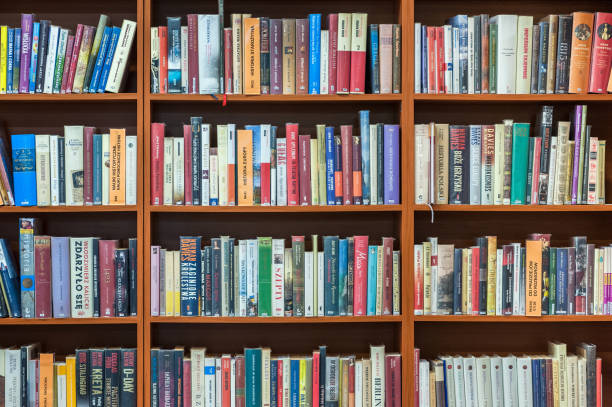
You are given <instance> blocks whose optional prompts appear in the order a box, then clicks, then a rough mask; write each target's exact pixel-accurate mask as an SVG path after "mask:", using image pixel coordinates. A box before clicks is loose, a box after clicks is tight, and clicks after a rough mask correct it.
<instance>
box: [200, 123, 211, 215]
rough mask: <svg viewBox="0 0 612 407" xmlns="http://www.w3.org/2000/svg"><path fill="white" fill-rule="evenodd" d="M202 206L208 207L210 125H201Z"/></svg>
mask: <svg viewBox="0 0 612 407" xmlns="http://www.w3.org/2000/svg"><path fill="white" fill-rule="evenodd" d="M201 160H202V206H208V205H210V124H202V157H201Z"/></svg>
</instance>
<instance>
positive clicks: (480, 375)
mask: <svg viewBox="0 0 612 407" xmlns="http://www.w3.org/2000/svg"><path fill="white" fill-rule="evenodd" d="M476 383H477V387H478V401H479V405H480V406H486V407H490V406H491V359H490V358H489V357H488V356H481V357H478V358H476Z"/></svg>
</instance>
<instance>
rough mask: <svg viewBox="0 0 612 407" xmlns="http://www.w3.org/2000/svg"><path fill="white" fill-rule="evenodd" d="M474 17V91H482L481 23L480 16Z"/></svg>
mask: <svg viewBox="0 0 612 407" xmlns="http://www.w3.org/2000/svg"><path fill="white" fill-rule="evenodd" d="M473 19H474V93H480V91H481V86H482V81H481V72H482V71H481V69H482V53H481V49H482V36H481V35H480V30H481V24H480V16H475V17H473Z"/></svg>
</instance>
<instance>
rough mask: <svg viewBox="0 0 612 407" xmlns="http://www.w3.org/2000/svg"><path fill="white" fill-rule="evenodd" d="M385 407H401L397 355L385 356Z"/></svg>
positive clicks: (400, 377)
mask: <svg viewBox="0 0 612 407" xmlns="http://www.w3.org/2000/svg"><path fill="white" fill-rule="evenodd" d="M385 382H386V383H385V407H401V405H402V369H401V358H400V355H399V354H397V353H396V354H391V355H385Z"/></svg>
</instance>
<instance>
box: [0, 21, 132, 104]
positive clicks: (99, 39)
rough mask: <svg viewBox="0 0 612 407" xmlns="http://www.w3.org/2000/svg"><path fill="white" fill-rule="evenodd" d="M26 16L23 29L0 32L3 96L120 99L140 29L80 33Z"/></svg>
mask: <svg viewBox="0 0 612 407" xmlns="http://www.w3.org/2000/svg"><path fill="white" fill-rule="evenodd" d="M35 20H36V15H35V14H22V15H21V27H20V28H19V27H16V28H11V27H7V26H5V25H3V26H0V93H88V92H89V93H96V92H98V93H104V92H114V93H117V92H119V91H120V90H121V88H122V86H123V83H124V81H125V77H126V69H127V64H128V60H129V56H130V51H131V49H132V43H133V42H134V36H135V33H136V23H135V22H134V21H130V20H123V24H122V25H121V28H119V27H112V26H109V25H108V24H109V22H110V21H109V17H108V16H106V15H104V14H102V15H100V20H99V22H98V26H97V28H96V27H93V26H89V25H83V24H78V25H77V28H76V32H75V33H74V34H72V31H71V30H69V29H67V28H62V27H60V26H57V25H53V24H52V22H51V21H50V20H40V21H35Z"/></svg>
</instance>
